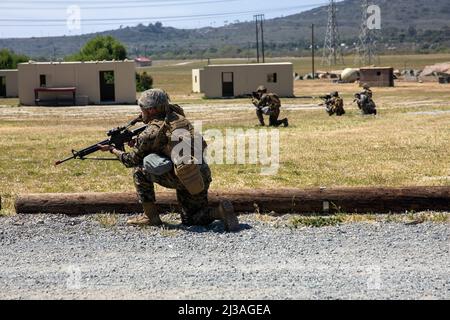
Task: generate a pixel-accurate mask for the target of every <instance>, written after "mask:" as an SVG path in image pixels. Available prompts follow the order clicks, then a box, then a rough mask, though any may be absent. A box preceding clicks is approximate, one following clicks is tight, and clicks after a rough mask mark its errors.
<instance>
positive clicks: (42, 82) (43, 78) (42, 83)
mask: <svg viewBox="0 0 450 320" xmlns="http://www.w3.org/2000/svg"><path fill="white" fill-rule="evenodd" d="M39 86H40V87H41V88H45V87H46V86H47V77H46V76H45V74H41V75H40V76H39Z"/></svg>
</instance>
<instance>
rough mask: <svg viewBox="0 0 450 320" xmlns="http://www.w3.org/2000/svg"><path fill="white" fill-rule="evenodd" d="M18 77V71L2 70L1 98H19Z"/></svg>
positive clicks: (0, 76)
mask: <svg viewBox="0 0 450 320" xmlns="http://www.w3.org/2000/svg"><path fill="white" fill-rule="evenodd" d="M18 75H19V72H18V71H17V70H0V98H17V97H18V96H19V87H18V86H19V83H18Z"/></svg>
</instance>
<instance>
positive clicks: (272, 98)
mask: <svg viewBox="0 0 450 320" xmlns="http://www.w3.org/2000/svg"><path fill="white" fill-rule="evenodd" d="M252 103H253V104H254V105H255V107H257V108H263V107H269V108H270V110H275V109H280V107H281V101H280V98H279V97H278V96H277V95H276V94H274V93H264V94H263V95H262V96H261V98H260V99H256V98H253V99H252Z"/></svg>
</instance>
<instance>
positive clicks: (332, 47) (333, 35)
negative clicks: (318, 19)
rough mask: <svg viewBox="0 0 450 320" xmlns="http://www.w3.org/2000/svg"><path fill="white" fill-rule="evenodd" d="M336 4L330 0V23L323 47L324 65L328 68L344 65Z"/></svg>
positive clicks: (333, 0)
mask: <svg viewBox="0 0 450 320" xmlns="http://www.w3.org/2000/svg"><path fill="white" fill-rule="evenodd" d="M336 11H337V10H336V2H335V0H330V4H329V5H328V23H327V32H326V35H325V44H324V46H323V58H322V65H325V64H327V65H328V66H331V65H336V64H338V62H339V63H342V64H344V55H343V53H342V49H341V41H340V36H339V29H338V23H337V18H336Z"/></svg>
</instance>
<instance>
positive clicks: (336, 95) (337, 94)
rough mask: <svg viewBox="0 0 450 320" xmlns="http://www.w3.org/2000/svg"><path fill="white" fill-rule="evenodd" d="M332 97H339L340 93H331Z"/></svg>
mask: <svg viewBox="0 0 450 320" xmlns="http://www.w3.org/2000/svg"><path fill="white" fill-rule="evenodd" d="M330 96H332V97H339V92H337V91H333V92H332V93H330Z"/></svg>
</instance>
